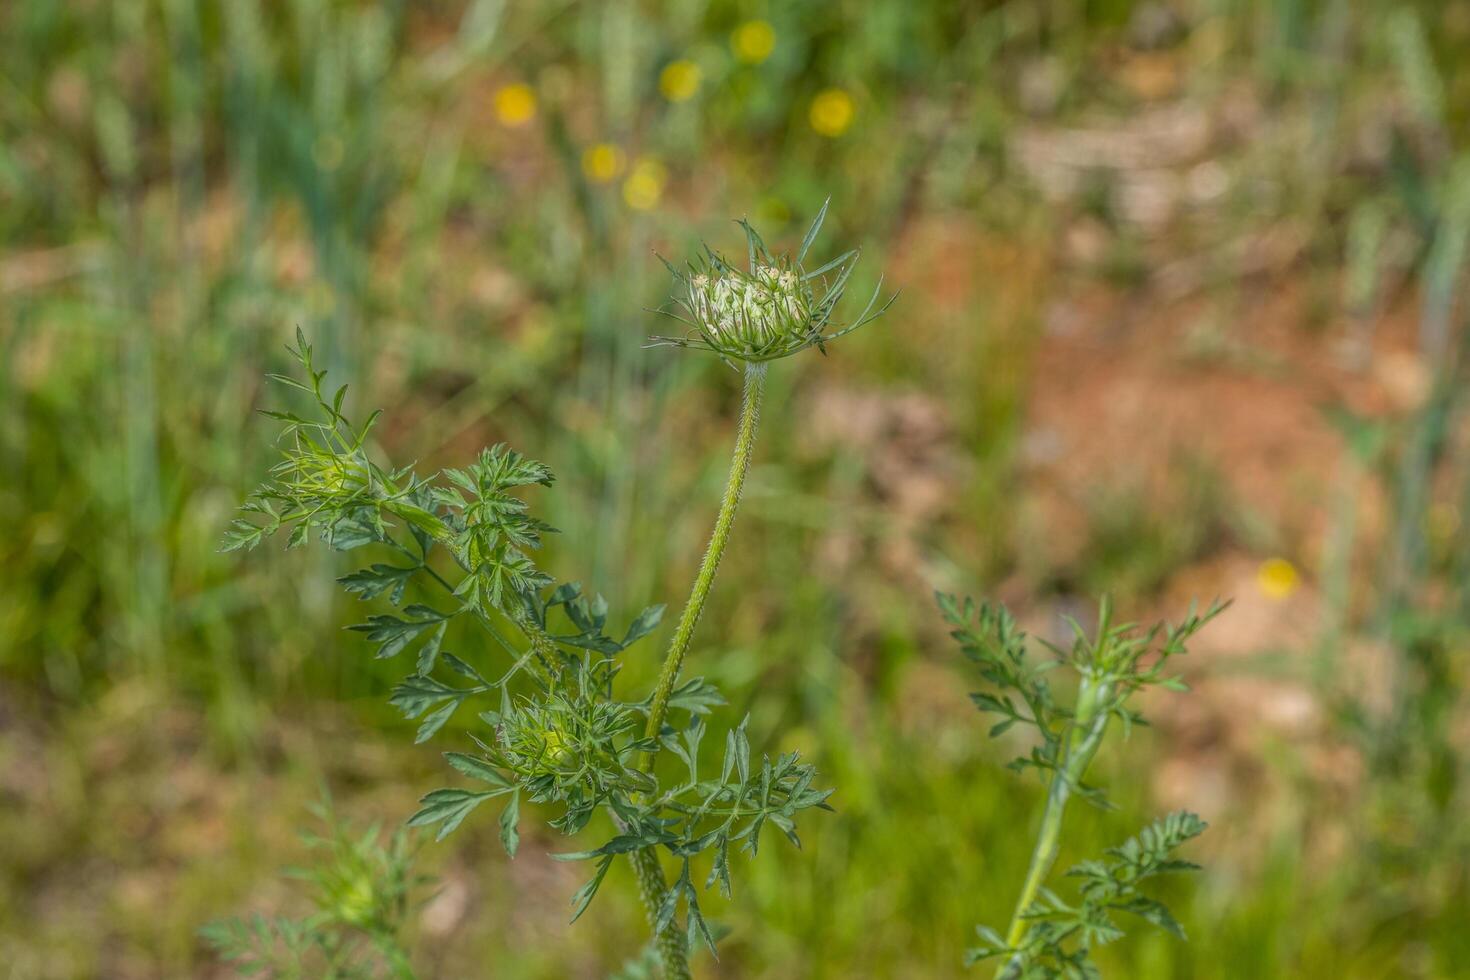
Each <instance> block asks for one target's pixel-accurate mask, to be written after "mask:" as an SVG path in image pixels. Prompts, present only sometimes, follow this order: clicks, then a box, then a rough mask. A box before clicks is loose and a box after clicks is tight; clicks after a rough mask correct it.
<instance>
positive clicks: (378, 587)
mask: <svg viewBox="0 0 1470 980" xmlns="http://www.w3.org/2000/svg"><path fill="white" fill-rule="evenodd" d="M418 570H419V569H418V566H409V567H404V566H401V565H387V564H382V563H379V564H374V565H370V566H368V567H367V568H364V569H361V570H359V571H356V572H353V573H352V574H351V575H344V576H342V577H341V578H339V579H337V581H338V582H340V583H341V584H342V587H343V588H344V589H346V590H347V591H348V592H352V593H356V595H357V596H358V598H360V599H376V598H377V597H378V596H380V595H382V594H383V593H385V592H387V593H390V594H389V597H388V601H389V602H391V603H393V605H395V606H396V605H399V604H400V603H402V602H403V590H404V587H405V586H407V584H408V581H409V579H411V578H413V574H414V572H417V571H418Z"/></svg>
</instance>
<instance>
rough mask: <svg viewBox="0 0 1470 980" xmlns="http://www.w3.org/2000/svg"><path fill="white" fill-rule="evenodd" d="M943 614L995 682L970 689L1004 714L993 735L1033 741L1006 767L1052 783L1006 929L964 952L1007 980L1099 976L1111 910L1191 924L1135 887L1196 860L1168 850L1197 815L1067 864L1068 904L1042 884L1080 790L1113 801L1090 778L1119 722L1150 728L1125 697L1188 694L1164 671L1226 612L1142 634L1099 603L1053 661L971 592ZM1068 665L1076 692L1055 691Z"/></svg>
mask: <svg viewBox="0 0 1470 980" xmlns="http://www.w3.org/2000/svg"><path fill="white" fill-rule="evenodd" d="M938 600H939V606H940V610H941V611H942V612H943V614H944V617H945V619H946V620H947V621H948V622H949V624H950V625H951V626H952V627H953V628H954V629H953V632H952V634H951V635H952V636H953V637H954V638H955V640H956V641H957V642H958V643H959V645H960V649H961V651H962V652H963V653H964V655H965V657H966V658H967V659H969V660H970V661H971V662H972V663H974V664H975V665H976V667H977V668H978V670H979V673H980V676H981V678H982V679H984V680H985V681H987V682H988V683H989V684H990V687H991V689H990V690H984V691H977V692H975V693H974V694H972V695H971V698H972V700H973V701H974V702H975V705H976V707H978V708H979V709H980V710H981V711H984V712H987V713H989V714H994V715H997V716H999V720H998V721H996V722H995V724H993V725H992V726H991V728H990V735H991V736H992V737H995V736H998V735H1001V734H1003V733H1004V732H1006V731H1008V730H1009V729H1011V728H1012V727H1014V726H1017V725H1021V726H1024V727H1027V728H1029V729H1031V730H1033V731H1034V732H1035V733H1036V735H1037V736H1038V741H1037V742H1036V743H1035V744H1034V746H1033V747H1032V749H1031V751H1030V752H1029V753H1028V754H1026V755H1023V756H1020V757H1018V758H1016V759H1015V760H1013V761H1012V762H1011V763H1010V767H1011V768H1012V769H1014V770H1016V771H1018V772H1021V771H1025V770H1034V771H1035V772H1036V773H1037V774H1038V775H1039V776H1040V777H1041V780H1042V782H1043V783H1044V784H1045V786H1046V789H1047V798H1046V808H1045V810H1044V812H1043V814H1042V819H1041V827H1040V830H1039V832H1038V835H1037V839H1036V843H1035V847H1034V849H1033V851H1032V855H1031V862H1030V867H1029V869H1028V871H1027V874H1026V879H1025V881H1024V882H1023V883H1022V886H1021V892H1020V897H1019V898H1018V900H1017V902H1016V908H1015V912H1014V914H1013V916H1012V918H1011V923H1010V927H1009V928H1008V930H1007V931H1006V933H1005V934H1004V935H1002V934H1001V933H1000V932H998V931H997V930H995V929H992V928H990V927H989V926H980V927H979V928H978V929H977V931H978V933H979V935H980V939H981V940H982V945H981V946H979V947H977V948H975V949H972V950H970V951H969V953H968V954H967V960H968V962H970V963H975V962H978V961H980V960H985V959H990V958H1000V960H1001V964H1002V965H1001V969H1000V973H999V976H1000V977H1002V978H1004V980H1018V978H1024V980H1051V978H1074V977H1076V978H1086V977H1096V976H1099V975H1100V974H1099V973H1098V970H1097V967H1096V966H1095V965H1094V964H1093V963H1092V961H1091V952H1092V950H1093V949H1094V948H1096V947H1098V946H1102V945H1105V944H1107V943H1110V942H1113V941H1114V940H1117V939H1120V938H1122V936H1123V934H1124V933H1123V930H1122V928H1120V927H1119V926H1118V924H1117V923H1116V922H1115V920H1114V918H1113V913H1117V912H1124V913H1129V914H1131V915H1134V916H1137V917H1139V918H1142V919H1144V920H1146V921H1148V922H1151V923H1153V924H1155V925H1158V926H1161V927H1163V928H1165V929H1167V930H1169V931H1170V932H1172V933H1174V934H1175V935H1177V936H1179V937H1181V938H1182V937H1183V935H1184V930H1183V929H1182V928H1180V926H1179V924H1178V922H1177V921H1175V919H1174V917H1173V916H1172V915H1171V914H1170V913H1169V910H1168V909H1167V908H1165V907H1164V905H1163V904H1162V903H1160V902H1158V901H1156V900H1154V899H1152V898H1149V897H1148V896H1147V895H1145V894H1143V893H1142V892H1141V891H1140V890H1139V887H1138V886H1139V884H1140V883H1141V882H1143V881H1145V880H1146V879H1148V878H1152V877H1155V876H1157V875H1161V874H1166V873H1170V872H1176V871H1187V870H1191V869H1193V868H1194V867H1195V865H1193V864H1190V863H1188V862H1185V861H1180V860H1175V859H1173V858H1171V857H1170V854H1171V853H1172V852H1173V851H1174V850H1175V849H1176V848H1178V847H1179V846H1180V845H1181V844H1183V843H1185V842H1186V841H1188V840H1190V839H1191V838H1193V837H1196V836H1198V835H1199V834H1200V833H1202V832H1203V831H1204V829H1205V824H1204V822H1203V821H1202V820H1200V819H1199V818H1198V817H1197V816H1195V815H1194V814H1192V813H1183V812H1181V813H1173V814H1170V815H1169V816H1166V817H1164V818H1162V819H1160V820H1157V821H1155V822H1154V823H1152V824H1150V825H1149V826H1147V827H1145V828H1144V829H1143V830H1142V831H1141V832H1139V834H1138V835H1137V836H1135V837H1133V838H1130V839H1129V840H1128V841H1126V842H1124V843H1123V844H1122V845H1120V846H1119V847H1116V848H1113V849H1111V850H1109V851H1108V852H1107V855H1106V857H1107V860H1102V861H1097V860H1093V861H1084V862H1082V863H1081V864H1078V865H1077V866H1076V867H1074V868H1072V869H1071V870H1070V871H1068V872H1067V877H1069V878H1073V879H1077V880H1078V881H1079V882H1080V888H1079V891H1080V895H1079V897H1078V898H1077V900H1075V901H1074V902H1070V903H1069V902H1068V901H1066V900H1064V899H1063V898H1062V897H1061V896H1059V895H1058V894H1057V893H1056V892H1053V891H1052V890H1050V889H1048V888H1047V887H1046V879H1047V877H1048V875H1049V874H1050V873H1051V870H1052V867H1053V865H1054V864H1055V862H1056V858H1057V852H1058V850H1059V847H1060V834H1061V829H1062V820H1063V815H1064V813H1065V811H1066V807H1067V803H1068V801H1069V800H1070V799H1071V798H1072V797H1073V796H1078V797H1081V798H1082V799H1084V800H1087V801H1088V802H1090V803H1093V804H1094V805H1097V806H1101V807H1107V806H1109V804H1108V801H1107V798H1106V796H1105V795H1104V794H1103V792H1102V791H1101V790H1100V789H1098V788H1097V787H1095V786H1090V785H1088V784H1087V783H1086V782H1084V781H1083V777H1084V776H1085V775H1086V772H1087V769H1088V767H1089V765H1091V763H1092V760H1093V758H1094V757H1095V756H1096V755H1097V751H1098V749H1099V748H1100V747H1101V746H1102V743H1103V739H1104V736H1105V735H1106V733H1107V731H1108V730H1109V726H1110V724H1111V723H1112V722H1114V721H1116V722H1118V723H1119V725H1120V726H1121V727H1122V728H1123V730H1124V731H1125V732H1126V731H1127V730H1128V729H1130V728H1131V727H1132V726H1133V725H1141V724H1146V722H1144V720H1143V718H1142V717H1141V716H1140V715H1139V714H1138V713H1137V711H1135V710H1133V709H1132V708H1131V707H1130V705H1129V702H1130V700H1131V699H1132V697H1133V695H1135V694H1137V693H1138V692H1139V691H1141V690H1142V689H1144V688H1146V687H1149V686H1154V685H1158V686H1161V687H1166V688H1170V689H1173V690H1183V689H1184V685H1183V683H1182V682H1181V681H1179V680H1178V679H1177V678H1175V677H1173V676H1171V675H1170V674H1168V673H1167V671H1168V670H1169V669H1170V668H1171V667H1172V661H1173V659H1174V658H1175V657H1178V656H1180V655H1182V654H1184V653H1185V652H1186V651H1185V644H1186V642H1187V641H1188V640H1189V638H1190V637H1191V636H1193V635H1194V634H1195V633H1196V632H1198V631H1199V630H1200V629H1201V628H1202V627H1203V626H1204V625H1205V624H1206V623H1207V622H1209V621H1210V620H1211V619H1213V618H1214V617H1215V616H1217V615H1219V613H1220V612H1222V611H1223V610H1224V608H1225V607H1224V605H1223V604H1220V603H1216V604H1214V605H1212V606H1211V607H1210V608H1209V610H1207V611H1206V612H1205V613H1203V614H1196V612H1195V611H1194V610H1191V611H1190V613H1189V615H1188V616H1186V617H1185V619H1184V620H1183V622H1181V623H1179V624H1178V625H1176V626H1172V627H1168V626H1165V625H1163V624H1159V625H1156V626H1154V627H1153V628H1151V629H1149V630H1147V631H1139V630H1138V629H1137V628H1136V627H1135V626H1134V625H1132V624H1122V625H1116V624H1114V623H1113V622H1112V610H1111V606H1110V604H1109V603H1108V602H1107V601H1106V600H1104V602H1103V604H1102V608H1101V611H1100V613H1099V616H1098V627H1097V630H1096V632H1095V634H1094V635H1093V636H1092V637H1089V636H1088V635H1087V633H1086V632H1085V631H1084V630H1083V629H1082V628H1081V627H1080V626H1078V625H1077V624H1076V623H1075V622H1073V623H1072V624H1071V625H1072V628H1073V632H1074V638H1073V642H1072V645H1071V647H1070V648H1069V649H1066V650H1063V649H1060V648H1058V647H1054V646H1052V645H1051V644H1049V643H1045V642H1044V641H1043V645H1044V646H1045V647H1046V649H1047V650H1048V651H1049V652H1050V653H1051V654H1053V655H1054V659H1045V660H1042V661H1040V662H1038V661H1037V660H1036V658H1034V657H1033V656H1032V655H1031V653H1030V651H1029V649H1028V646H1027V638H1026V634H1025V633H1023V632H1022V631H1021V630H1020V629H1019V628H1018V627H1017V625H1016V622H1015V620H1014V619H1012V618H1011V615H1010V613H1009V612H1007V611H1006V609H1005V608H1004V607H1001V606H997V605H990V604H985V603H982V604H981V605H979V606H978V607H977V606H976V605H975V603H974V602H972V601H971V600H969V599H965V600H964V601H963V602H961V601H959V600H957V599H956V598H955V597H953V596H948V595H940V596H939V597H938ZM1057 668H1065V669H1067V670H1068V671H1070V672H1071V673H1073V674H1075V675H1076V680H1077V683H1076V686H1075V696H1074V697H1073V698H1071V699H1069V700H1064V699H1061V698H1059V697H1058V696H1057V695H1056V694H1055V693H1054V691H1053V688H1052V685H1051V684H1050V683H1049V681H1048V679H1047V675H1048V674H1049V673H1051V672H1052V671H1054V670H1056V669H1057Z"/></svg>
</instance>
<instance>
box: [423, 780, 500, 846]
mask: <svg viewBox="0 0 1470 980" xmlns="http://www.w3.org/2000/svg"><path fill="white" fill-rule="evenodd" d="M495 795H496V794H495V793H492V792H472V791H470V790H466V789H436V790H434V791H433V792H432V793H429V794H427V795H425V796H424V797H423V798H422V799H420V800H419V803H420V804H422V806H421V808H420V809H419V811H418V812H417V813H415V814H414V815H413V816H411V817H409V818H408V825H409V826H410V827H427V826H429V825H431V824H436V823H438V824H442V826H440V828H439V832H438V834H436V835H435V837H434V839H435V840H436V841H438V840H443V839H444V838H445V837H448V836H449V835H450V834H451V833H453V832H454V830H455V828H457V827H458V826H459V825H460V824H461V823H463V822H464V818H465V817H467V816H469V814H470V811H471V810H473V809H474V808H475V807H477V806H479V805H480V804H481V803H483V802H484V801H485V800H487V799H489V798H490V797H492V796H495Z"/></svg>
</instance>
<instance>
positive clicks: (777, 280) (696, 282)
mask: <svg viewBox="0 0 1470 980" xmlns="http://www.w3.org/2000/svg"><path fill="white" fill-rule="evenodd" d="M826 215H827V206H826V205H825V204H824V205H822V210H821V212H820V213H819V214H818V215H817V219H816V221H815V222H813V223H812V227H811V229H810V230H809V231H808V232H807V234H806V237H805V238H804V239H803V241H802V246H801V250H800V251H799V252H798V254H797V255H796V256H795V258H792V257H790V256H788V255H785V254H782V255H772V254H771V252H770V250H769V249H767V248H766V245H765V242H763V241H762V240H761V237H760V236H759V235H758V234H756V232H755V229H753V228H751V227H750V225H749V224H747V223H746V222H744V221H741V222H740V226H741V227H742V228H743V229H744V230H745V235H746V239H747V242H748V246H749V249H748V251H749V257H750V268H749V271H742V270H740V269H736V268H735V267H734V266H732V265H731V264H730V263H729V262H727V261H725V259H724V258H723V257H722V256H720V255H718V254H717V253H715V252H714V251H712V250H711V249H709V247H708V246H706V248H705V254H704V255H703V256H701V257H699V258H697V259H695V260H694V261H692V262H690V263H689V264H688V271H687V272H683V271H680V270H679V269H676V268H674V266H672V265H669V271H670V272H672V273H673V275H674V279H675V280H676V282H677V283H678V285H679V286H680V287H681V288H679V289H678V290H677V291H676V293H675V295H674V297H673V298H674V303H675V304H676V305H677V306H678V307H679V309H680V310H681V311H682V312H681V313H673V312H667V311H664V312H666V315H668V316H670V317H672V318H673V319H676V320H679V321H680V322H681V323H685V324H687V325H688V326H689V327H690V328H691V329H690V331H689V333H688V334H687V335H685V336H683V337H654V338H653V342H654V344H656V345H670V346H675V347H693V348H697V349H700V350H708V351H712V352H714V353H716V354H719V355H720V356H721V357H724V358H726V359H727V360H730V361H748V362H753V361H771V360H775V359H776V358H778V357H786V356H788V355H791V354H795V353H796V352H797V351H800V350H805V349H806V348H808V347H817V348H818V349H821V350H823V351H824V352H825V344H826V342H827V341H830V340H835V339H836V338H838V337H840V336H842V335H843V334H846V333H850V332H852V331H853V330H856V329H857V328H858V327H860V326H862V325H863V324H864V323H867V322H868V321H869V320H873V319H876V318H877V317H879V316H881V315H883V313H884V312H885V311H886V310H887V309H888V306H889V304H891V303H892V302H893V298H890V299H889V301H888V303H885V304H884V306H883V308H882V309H879V310H878V311H877V312H876V313H873V312H872V310H873V307H874V305H875V304H876V303H877V301H878V295H879V292H880V291H881V290H882V288H883V282H882V279H879V281H878V287H877V288H876V289H874V290H873V297H872V299H870V300H869V301H868V305H867V308H866V309H864V310H863V312H862V314H861V315H860V316H858V318H857V319H856V320H854V321H853V322H852V323H850V324H847V325H845V326H842V325H838V324H836V323H834V322H833V319H832V315H833V312H834V310H835V308H836V306H837V302H838V300H840V299H841V298H842V294H843V292H844V290H846V288H847V282H848V279H849V277H850V276H851V275H852V271H853V268H854V267H855V266H856V265H857V260H858V252H857V250H856V249H854V250H852V251H849V252H846V253H844V254H843V255H841V256H839V257H838V258H836V259H833V260H832V261H830V262H828V263H826V264H825V265H823V266H821V267H820V268H818V269H815V270H814V271H811V272H808V271H806V269H805V267H804V266H803V265H802V262H803V260H804V259H805V258H806V254H807V252H808V251H809V250H810V248H811V245H812V242H813V241H814V240H815V239H816V237H817V232H818V231H819V230H820V229H821V226H822V221H823V219H824V218H825V217H826ZM665 264H666V265H667V264H668V263H665ZM870 314H871V315H870Z"/></svg>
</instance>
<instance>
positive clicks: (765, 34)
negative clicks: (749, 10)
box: [730, 20, 776, 65]
mask: <svg viewBox="0 0 1470 980" xmlns="http://www.w3.org/2000/svg"><path fill="white" fill-rule="evenodd" d="M730 47H731V48H732V49H734V51H735V57H736V58H737V59H738V60H740V61H743V62H745V63H746V64H747V65H758V64H760V63H761V62H762V61H765V60H766V59H767V58H769V57H770V56H771V52H772V51H775V50H776V29H775V28H774V27H772V26H771V25H770V23H769V22H768V21H764V20H748V21H746V22H745V23H743V24H741V25H740V26H739V27H737V28H735V31H734V32H733V33H732V34H731V35H730Z"/></svg>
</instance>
